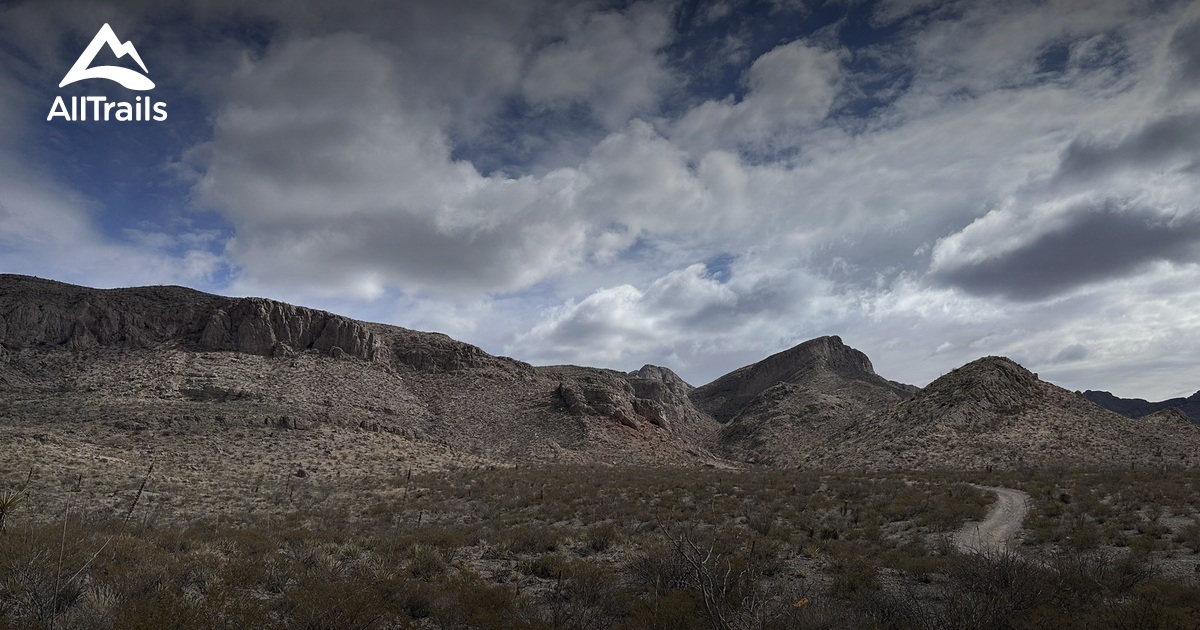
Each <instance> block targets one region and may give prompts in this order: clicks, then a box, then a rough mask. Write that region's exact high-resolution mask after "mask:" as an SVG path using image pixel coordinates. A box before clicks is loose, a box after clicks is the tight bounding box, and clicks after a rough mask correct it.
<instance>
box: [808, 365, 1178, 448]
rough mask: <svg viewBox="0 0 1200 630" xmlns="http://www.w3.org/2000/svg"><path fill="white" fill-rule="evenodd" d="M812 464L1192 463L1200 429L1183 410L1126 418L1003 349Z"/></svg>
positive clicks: (852, 431)
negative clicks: (1059, 384) (1023, 364)
mask: <svg viewBox="0 0 1200 630" xmlns="http://www.w3.org/2000/svg"><path fill="white" fill-rule="evenodd" d="M833 439H834V440H835V441H837V442H839V443H841V444H842V448H841V449H839V450H837V451H832V450H831V451H828V452H826V453H823V454H817V455H815V456H814V457H813V459H812V460H811V462H810V463H811V464H814V465H818V466H827V467H832V468H842V469H851V468H866V469H910V468H945V469H968V470H970V469H974V470H977V469H983V468H987V467H995V468H1016V467H1021V466H1034V467H1056V466H1070V467H1112V466H1116V467H1122V468H1139V467H1141V468H1144V467H1160V466H1167V467H1171V468H1176V467H1195V466H1196V465H1197V463H1200V462H1198V458H1200V427H1197V426H1196V425H1194V424H1192V423H1191V422H1189V421H1188V420H1187V418H1186V417H1185V416H1184V415H1183V414H1181V413H1177V412H1176V413H1170V412H1166V413H1162V414H1161V415H1156V416H1154V417H1151V418H1145V419H1140V420H1138V419H1130V418H1126V417H1124V416H1121V415H1119V414H1116V413H1113V412H1111V411H1108V410H1106V409H1103V408H1101V407H1099V406H1097V405H1095V404H1093V403H1092V402H1090V401H1088V400H1087V399H1086V398H1084V397H1083V396H1082V395H1081V394H1077V393H1074V392H1070V391H1067V390H1065V389H1063V388H1061V387H1057V386H1055V385H1052V384H1050V383H1047V382H1045V381H1042V380H1040V379H1039V378H1038V377H1037V375H1036V374H1034V373H1032V372H1030V371H1028V370H1026V369H1025V368H1023V367H1021V366H1020V365H1018V364H1016V363H1014V362H1013V361H1011V360H1009V359H1006V358H1003V357H985V358H982V359H979V360H977V361H973V362H971V363H969V364H967V365H965V366H963V367H961V368H958V369H957V370H954V371H953V372H950V373H949V374H946V375H945V376H943V377H941V378H939V379H937V380H936V381H934V382H932V383H930V384H929V386H927V387H925V388H924V389H922V390H921V391H920V392H919V393H917V394H916V395H914V396H913V397H912V398H909V399H908V400H905V401H903V402H901V403H899V404H897V405H895V406H893V407H891V408H890V409H888V410H886V411H884V412H882V413H880V414H878V415H876V416H873V417H869V418H864V419H862V420H860V421H858V422H855V423H854V424H852V425H851V426H849V427H848V428H847V429H846V430H845V431H842V432H840V433H839V434H838V435H836V436H834V438H833Z"/></svg>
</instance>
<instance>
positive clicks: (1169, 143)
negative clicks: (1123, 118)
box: [1055, 33, 1200, 180]
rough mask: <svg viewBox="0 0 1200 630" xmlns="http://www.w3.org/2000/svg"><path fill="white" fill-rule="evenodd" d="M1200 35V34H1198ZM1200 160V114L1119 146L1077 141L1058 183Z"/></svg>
mask: <svg viewBox="0 0 1200 630" xmlns="http://www.w3.org/2000/svg"><path fill="white" fill-rule="evenodd" d="M1198 35H1200V33H1198ZM1189 157H1190V158H1191V159H1192V166H1194V165H1195V163H1196V160H1197V158H1198V157H1200V112H1188V113H1184V114H1178V115H1175V116H1168V117H1166V118H1163V119H1161V120H1156V121H1154V122H1152V123H1150V124H1148V125H1146V126H1145V127H1143V128H1142V129H1140V130H1138V131H1137V132H1135V133H1132V134H1130V135H1129V136H1127V137H1125V138H1123V139H1122V140H1121V141H1120V142H1117V143H1116V144H1109V145H1104V144H1097V143H1092V142H1088V141H1084V140H1076V141H1074V142H1072V143H1071V144H1070V146H1068V147H1067V149H1066V151H1064V152H1063V156H1062V163H1061V164H1060V166H1059V170H1058V173H1057V174H1056V176H1055V177H1056V179H1058V180H1071V179H1087V178H1092V177H1100V176H1103V175H1107V174H1109V173H1112V172H1114V171H1117V170H1121V169H1124V168H1156V167H1161V166H1163V165H1165V164H1168V163H1169V162H1171V161H1174V160H1177V159H1179V158H1189Z"/></svg>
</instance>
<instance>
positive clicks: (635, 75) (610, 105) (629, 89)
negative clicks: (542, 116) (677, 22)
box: [521, 3, 677, 129]
mask: <svg viewBox="0 0 1200 630" xmlns="http://www.w3.org/2000/svg"><path fill="white" fill-rule="evenodd" d="M673 36H674V30H673V28H672V23H671V7H670V5H667V4H663V3H659V4H651V3H638V4H634V5H632V6H630V7H629V8H628V9H626V10H625V11H620V12H619V11H600V12H594V13H587V14H585V15H582V16H580V17H579V18H578V20H577V21H576V22H575V23H573V24H570V25H569V26H568V28H567V33H566V34H565V36H564V38H563V39H562V41H559V42H555V43H552V44H550V45H548V46H546V47H545V48H543V49H541V50H540V51H538V53H537V54H536V55H534V57H533V58H532V60H531V61H530V64H529V69H528V71H527V72H526V74H525V76H524V78H523V79H522V81H521V91H522V94H524V96H525V98H526V99H528V100H529V102H531V103H533V104H534V105H537V106H545V107H564V106H570V105H575V104H580V105H584V106H586V107H588V108H589V109H590V110H591V111H592V112H593V115H594V116H596V117H597V118H598V119H599V120H600V121H602V122H603V123H604V124H605V126H606V127H607V128H609V129H618V128H620V127H623V126H624V125H625V124H626V123H627V122H628V121H629V120H630V118H632V117H634V116H637V115H641V116H646V115H648V114H653V113H654V112H655V111H656V110H657V107H658V104H659V101H660V99H661V98H662V95H663V94H664V93H665V92H666V91H669V90H671V89H673V87H674V85H675V83H676V82H677V80H676V78H675V77H674V76H673V74H672V73H671V71H670V70H669V69H668V68H667V67H666V65H665V59H663V58H662V57H661V55H660V54H659V51H660V49H662V48H663V47H664V46H666V45H667V44H668V43H670V41H671V39H672V37H673Z"/></svg>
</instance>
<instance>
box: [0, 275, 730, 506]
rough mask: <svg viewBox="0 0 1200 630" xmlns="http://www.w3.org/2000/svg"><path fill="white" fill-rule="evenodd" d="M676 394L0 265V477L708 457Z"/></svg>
mask: <svg viewBox="0 0 1200 630" xmlns="http://www.w3.org/2000/svg"><path fill="white" fill-rule="evenodd" d="M686 387H687V386H686V384H684V383H683V382H682V381H681V380H679V379H678V377H677V376H675V375H674V374H673V373H672V372H670V371H669V370H666V369H663V368H654V367H653V366H647V367H646V368H643V369H642V370H640V371H639V372H636V373H634V374H623V373H620V372H615V371H611V370H600V369H592V368H580V367H542V368H535V367H533V366H530V365H528V364H526V363H522V362H520V361H516V360H513V359H509V358H505V357H495V356H492V355H489V354H487V353H486V352H484V351H482V350H480V349H479V348H477V347H475V346H471V345H469V344H465V343H461V342H458V341H455V340H453V339H450V338H449V337H447V336H445V335H441V334H434V333H423V332H417V331H412V330H407V329H403V328H398V327H394V326H385V325H381V324H370V323H364V322H358V321H354V320H351V319H349V318H345V317H341V316H338V315H334V314H331V313H326V312H323V311H317V310H312V309H306V308H302V307H295V306H291V305H288V304H283V303H280V302H275V301H272V300H265V299H259V298H226V297H221V296H214V295H208V294H204V293H200V292H197V291H192V290H190V289H184V288H180V287H144V288H136V289H115V290H95V289H87V288H83V287H76V286H71V285H67V284H63V283H58V282H52V281H47V280H40V279H35V278H28V277H21V276H11V275H8V276H0V430H2V431H3V433H4V435H3V436H0V439H4V440H5V441H6V442H12V443H15V444H16V445H17V449H16V452H15V456H14V457H12V458H9V459H8V461H7V462H5V463H6V467H7V468H8V470H7V471H0V472H10V473H12V474H15V475H19V474H21V473H20V472H19V471H20V470H22V469H24V470H28V469H29V467H30V466H36V467H38V468H39V469H47V468H48V469H50V470H46V472H49V473H50V474H52V475H62V476H64V477H71V476H73V475H75V474H77V473H78V472H79V471H99V470H100V469H103V470H105V471H107V472H111V473H115V474H120V475H133V474H135V473H136V471H137V470H138V469H144V468H145V467H146V466H147V465H148V464H149V462H151V461H154V462H155V465H156V466H157V470H160V471H162V472H163V473H164V474H166V475H168V476H170V477H172V478H174V479H176V480H177V481H178V483H179V485H180V489H181V491H182V489H183V488H185V487H186V488H187V489H188V491H187V492H186V493H185V494H186V496H189V497H192V498H195V497H198V496H202V495H206V494H207V495H209V496H216V495H218V494H219V493H220V492H223V491H228V490H230V489H231V488H232V489H237V488H242V489H243V490H244V489H245V488H246V487H249V486H250V485H253V484H254V483H255V480H261V479H264V478H268V479H269V478H281V477H288V476H293V475H304V476H308V475H338V476H342V475H345V476H347V477H355V476H379V475H391V474H396V472H397V471H400V470H409V469H416V470H427V469H441V468H445V467H447V466H511V465H514V464H531V463H539V462H540V463H552V462H576V463H586V462H604V463H607V464H622V465H633V464H680V465H682V464H687V465H692V464H699V463H702V462H710V461H713V458H712V457H711V456H709V455H708V454H706V453H704V452H703V451H702V449H700V448H698V447H697V446H696V445H697V443H698V442H699V440H700V438H701V437H702V436H704V435H707V434H708V433H710V432H711V431H712V430H713V429H715V427H716V423H715V422H713V421H712V420H711V419H710V418H709V417H708V416H706V415H705V414H703V413H700V412H698V411H697V410H696V409H695V408H694V407H693V406H692V404H691V402H690V400H689V399H688V398H687V396H686V389H685V388H686ZM107 472H106V473H105V474H107ZM180 496H181V497H182V496H184V494H180ZM180 500H181V501H182V498H181V499H180Z"/></svg>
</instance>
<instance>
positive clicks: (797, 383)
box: [692, 336, 916, 465]
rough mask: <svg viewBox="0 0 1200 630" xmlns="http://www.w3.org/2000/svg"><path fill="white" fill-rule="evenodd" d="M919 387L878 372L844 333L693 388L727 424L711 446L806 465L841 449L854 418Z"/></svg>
mask: <svg viewBox="0 0 1200 630" xmlns="http://www.w3.org/2000/svg"><path fill="white" fill-rule="evenodd" d="M914 390H916V388H914V387H911V386H904V385H900V384H898V383H894V382H891V381H888V380H886V379H884V378H883V377H880V376H879V375H877V374H875V371H874V369H873V367H872V366H871V361H870V359H868V358H867V355H865V354H863V353H862V352H859V351H858V350H855V349H854V348H851V347H849V346H847V345H845V344H844V343H843V342H842V340H841V338H840V337H836V336H831V337H819V338H817V339H813V340H810V341H806V342H804V343H802V344H800V345H798V346H796V347H794V348H791V349H789V350H785V351H783V352H780V353H778V354H775V355H772V356H770V357H768V358H766V359H764V360H762V361H759V362H758V363H755V364H752V365H748V366H746V367H743V368H740V369H738V370H735V371H733V372H731V373H729V374H727V375H725V376H722V377H721V378H719V379H717V380H715V381H713V382H712V383H709V384H708V385H705V386H703V387H699V388H697V389H696V390H694V391H693V392H692V399H693V400H694V401H695V402H696V406H698V407H699V408H700V409H703V410H705V411H707V412H709V413H710V414H712V415H713V417H714V418H715V419H716V420H717V421H719V422H722V423H723V424H724V426H723V427H721V429H720V431H719V432H718V433H717V434H716V435H715V436H714V437H713V439H712V440H711V445H712V449H713V451H714V452H716V453H719V454H721V455H723V456H725V457H728V458H730V459H734V460H738V461H747V462H751V463H756V464H764V465H799V464H801V463H802V462H805V461H808V460H811V458H812V457H813V456H814V454H816V453H818V452H821V451H825V450H828V449H836V448H837V445H836V444H830V443H828V440H829V438H830V437H831V436H833V435H836V434H838V433H839V432H840V431H841V430H843V429H844V428H845V427H846V426H848V425H849V424H851V423H853V422H855V421H858V420H860V419H862V418H864V417H867V416H870V415H872V414H875V413H878V412H881V411H883V410H884V409H886V408H887V407H889V406H890V405H892V404H894V403H896V402H899V401H900V400H903V399H904V398H906V397H908V396H909V395H911V393H912V392H913V391H914Z"/></svg>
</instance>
